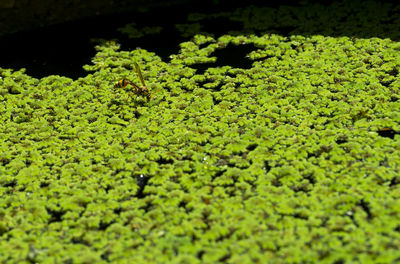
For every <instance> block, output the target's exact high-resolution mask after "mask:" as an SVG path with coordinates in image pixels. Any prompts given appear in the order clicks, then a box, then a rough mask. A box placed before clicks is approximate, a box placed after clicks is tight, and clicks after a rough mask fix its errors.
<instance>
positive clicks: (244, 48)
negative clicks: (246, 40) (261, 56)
mask: <svg viewBox="0 0 400 264" xmlns="http://www.w3.org/2000/svg"><path fill="white" fill-rule="evenodd" d="M256 49H257V48H256V47H255V46H254V45H253V44H241V45H233V44H229V45H228V46H227V47H224V48H221V49H217V50H216V51H214V52H213V53H211V55H210V56H215V57H217V60H216V61H215V62H210V63H196V64H192V65H190V67H191V68H194V69H196V70H197V71H196V73H198V74H203V73H204V72H205V71H206V70H207V69H209V68H213V67H223V66H231V67H232V68H241V69H250V68H251V66H252V63H253V61H252V60H250V59H249V58H248V57H246V56H247V55H248V54H249V53H250V52H252V51H254V50H256Z"/></svg>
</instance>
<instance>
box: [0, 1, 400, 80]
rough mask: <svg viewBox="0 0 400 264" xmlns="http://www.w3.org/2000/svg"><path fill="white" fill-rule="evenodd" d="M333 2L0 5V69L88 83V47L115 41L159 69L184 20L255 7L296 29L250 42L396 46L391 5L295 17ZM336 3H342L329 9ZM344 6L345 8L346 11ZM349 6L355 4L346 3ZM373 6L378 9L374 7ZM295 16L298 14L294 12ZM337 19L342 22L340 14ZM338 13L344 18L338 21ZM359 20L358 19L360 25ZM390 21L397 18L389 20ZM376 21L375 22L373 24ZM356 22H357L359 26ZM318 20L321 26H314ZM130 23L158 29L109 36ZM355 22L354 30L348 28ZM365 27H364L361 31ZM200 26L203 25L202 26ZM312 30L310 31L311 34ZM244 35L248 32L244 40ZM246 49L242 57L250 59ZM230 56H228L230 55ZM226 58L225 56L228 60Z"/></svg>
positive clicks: (220, 27) (224, 25) (212, 25)
mask: <svg viewBox="0 0 400 264" xmlns="http://www.w3.org/2000/svg"><path fill="white" fill-rule="evenodd" d="M333 2H335V1H304V0H303V1H288V0H286V1H282V0H281V1H265V0H264V1H262V0H258V1H257V0H251V1H244V0H242V1H238V0H237V1H235V0H202V1H189V0H172V1H155V0H122V1H117V0H114V1H110V0H86V1H82V0H81V1H78V0H66V1H56V0H1V1H0V67H2V68H12V69H14V70H19V69H20V68H26V73H27V74H29V75H31V76H33V77H37V78H40V77H44V76H47V75H52V74H56V75H63V76H66V77H71V78H73V79H76V78H79V77H83V76H86V75H87V72H85V71H84V70H83V69H82V66H83V65H85V64H90V60H91V58H92V57H93V56H94V55H95V49H94V46H95V45H96V43H95V42H93V41H92V40H93V39H98V38H102V39H118V42H119V43H121V49H124V50H132V49H135V48H136V47H141V48H145V49H147V50H149V51H153V52H156V54H157V55H159V56H160V57H161V58H162V59H163V60H164V61H168V56H169V55H170V54H176V53H177V52H178V51H179V46H178V45H179V43H181V42H182V41H185V40H188V39H190V38H187V37H186V38H184V37H182V36H181V35H180V34H179V33H178V32H177V31H176V28H175V24H177V23H178V24H179V23H188V21H187V15H188V14H189V13H192V12H198V13H215V12H223V11H233V10H235V9H236V8H239V7H246V6H249V5H254V6H257V7H262V6H268V7H273V8H276V10H279V8H280V7H282V6H285V5H286V6H292V7H294V8H293V9H292V10H294V11H293V12H292V14H291V16H293V17H294V18H296V19H298V22H295V24H292V25H290V26H287V25H275V27H274V28H271V27H267V30H265V31H259V32H255V33H256V34H263V33H275V34H281V35H284V36H288V35H291V34H302V35H305V36H307V35H312V34H321V35H329V36H349V37H365V38H370V37H380V38H391V39H393V40H396V41H399V39H397V38H398V35H396V32H399V30H398V29H399V28H400V8H399V4H398V3H397V2H396V1H370V2H371V3H373V4H374V8H375V9H373V13H371V14H366V15H370V16H371V19H369V18H367V19H364V18H365V17H364V13H363V12H365V10H357V9H355V10H349V11H348V12H347V11H346V10H343V9H341V10H334V9H333V10H329V14H330V15H332V17H331V18H329V19H331V20H332V18H335V16H336V12H337V13H338V14H337V15H338V16H339V15H341V16H342V18H341V19H340V20H337V21H336V20H335V21H334V22H333V24H335V23H336V24H337V26H336V25H334V28H333V27H332V21H329V19H327V20H326V19H324V18H323V16H321V15H319V14H315V17H304V15H303V14H301V13H300V11H299V14H296V7H297V6H301V5H302V6H303V7H304V5H307V4H310V5H311V4H315V3H318V4H320V5H321V6H329V5H330V4H331V3H333ZM336 2H341V1H336ZM349 2H351V0H350V1H349V0H348V1H347V3H349ZM353 2H354V4H355V6H357V5H359V3H360V2H365V1H356V0H354V1H353ZM387 3H389V4H392V5H393V8H392V9H391V11H390V14H384V15H381V14H380V13H381V12H380V10H377V9H379V6H383V5H384V4H387ZM375 6H377V8H376V7H375ZM299 10H300V9H299ZM339 12H341V13H342V14H339ZM343 12H345V14H343ZM360 14H362V15H361V17H360ZM396 17H397V18H396ZM377 18H378V19H377ZM359 19H361V20H363V22H362V23H361V22H360V23H358V22H357V21H358V20H359ZM320 20H321V21H320ZM131 22H135V23H136V24H137V26H138V27H141V26H163V28H164V30H163V32H162V33H161V34H158V35H157V36H151V37H150V38H146V37H145V38H142V39H129V38H127V36H125V35H123V34H121V33H119V32H118V31H117V30H116V29H117V28H119V27H122V26H124V25H125V24H126V23H131ZM355 22H357V24H356V23H355ZM201 23H202V26H203V28H204V29H206V30H207V32H210V33H213V34H215V35H216V36H218V35H221V34H223V33H227V32H228V31H229V30H235V31H236V32H240V31H241V30H244V29H243V28H241V27H242V26H243V25H242V24H240V23H233V22H232V21H228V20H208V21H202V22H201ZM368 23H369V24H368ZM203 24H204V25H203ZM385 24H393V27H394V28H396V27H397V30H395V31H393V32H394V33H393V32H392V31H390V30H387V28H386V27H385V28H384V26H385ZM310 25H311V26H310ZM244 33H248V32H244ZM250 51H251V49H249V50H248V51H247V50H244V51H243V52H250ZM229 52H232V51H229ZM229 52H228V54H229Z"/></svg>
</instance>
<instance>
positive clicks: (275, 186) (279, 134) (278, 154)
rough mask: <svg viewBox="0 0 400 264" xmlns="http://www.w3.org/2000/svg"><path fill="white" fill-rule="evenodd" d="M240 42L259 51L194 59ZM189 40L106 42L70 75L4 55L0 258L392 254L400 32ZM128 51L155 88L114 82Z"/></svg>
mask: <svg viewBox="0 0 400 264" xmlns="http://www.w3.org/2000/svg"><path fill="white" fill-rule="evenodd" d="M230 43H231V44H234V45H242V44H254V45H255V47H256V49H255V50H254V51H253V52H252V53H250V54H249V57H250V58H251V59H252V60H254V62H253V66H252V68H250V69H240V68H232V67H230V66H225V67H216V68H212V67H211V68H208V69H207V70H206V71H205V72H204V74H199V73H197V72H196V71H195V70H194V69H193V68H191V65H194V64H196V63H205V62H212V61H214V60H215V58H214V57H213V52H214V51H215V50H216V49H223V48H224V47H226V46H227V45H228V44H230ZM180 47H181V50H180V53H179V54H175V55H172V56H171V61H170V62H169V63H166V62H163V61H161V59H160V58H159V57H158V56H156V55H155V54H153V53H150V52H148V51H146V50H144V49H135V50H133V51H130V52H128V51H121V50H119V46H118V44H116V43H115V42H107V43H104V44H103V45H99V46H98V47H97V48H98V53H97V55H96V56H95V57H94V58H93V65H87V66H85V67H86V69H87V70H89V71H92V72H93V73H92V74H89V75H88V76H86V77H84V78H80V79H78V80H72V79H69V78H65V77H60V76H49V77H46V78H42V79H34V78H31V77H30V76H27V75H26V74H24V72H23V71H13V70H6V69H1V70H0V76H1V77H0V112H1V115H0V124H1V125H0V135H1V137H0V196H1V199H0V262H2V263H108V262H110V263H241V264H242V263H267V262H268V263H351V262H352V261H354V262H355V263H394V262H396V261H400V225H399V223H400V202H399V198H400V187H399V183H400V178H399V176H398V174H399V170H400V154H399V153H400V152H399V151H400V137H399V136H398V135H397V132H396V131H400V125H399V121H400V112H399V109H400V101H399V98H400V91H399V88H400V79H399V69H400V43H399V42H396V41H392V40H390V39H380V38H369V39H362V38H350V37H328V36H321V35H314V36H309V37H305V36H300V35H292V36H290V37H283V36H279V35H275V34H265V35H261V36H256V35H237V36H233V35H223V36H221V37H218V38H213V37H210V36H205V35H196V36H194V37H193V39H192V40H191V41H188V42H184V43H182V44H181V46H180ZM134 62H138V63H139V64H140V65H141V67H142V71H143V74H144V78H145V80H146V82H147V85H148V87H149V89H150V90H151V91H153V97H154V98H153V100H150V101H148V102H147V101H146V100H145V99H144V98H140V97H137V96H135V95H134V94H133V93H132V92H130V91H129V86H128V87H127V89H125V90H124V89H121V88H115V87H114V83H115V81H117V80H119V79H121V78H127V79H130V80H131V81H133V82H135V83H137V84H139V83H140V82H139V79H138V77H137V76H136V75H135V74H134V73H133V65H134ZM155 91H156V92H155ZM387 135H390V136H387Z"/></svg>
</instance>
